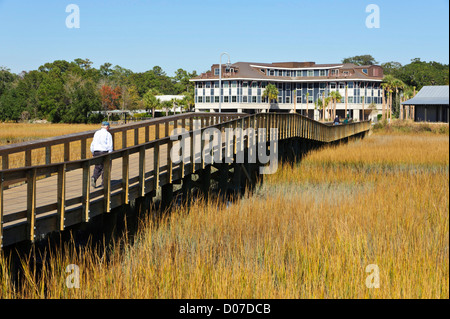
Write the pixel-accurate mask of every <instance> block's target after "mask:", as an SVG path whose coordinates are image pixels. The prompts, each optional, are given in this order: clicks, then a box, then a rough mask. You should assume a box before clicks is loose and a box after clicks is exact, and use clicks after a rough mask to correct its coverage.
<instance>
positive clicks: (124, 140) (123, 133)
mask: <svg viewBox="0 0 450 319" xmlns="http://www.w3.org/2000/svg"><path fill="white" fill-rule="evenodd" d="M127 144H128V143H127V130H123V131H122V148H126V147H127Z"/></svg>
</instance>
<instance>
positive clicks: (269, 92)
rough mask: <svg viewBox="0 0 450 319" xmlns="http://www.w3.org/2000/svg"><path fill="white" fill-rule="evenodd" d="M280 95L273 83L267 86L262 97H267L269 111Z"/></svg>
mask: <svg viewBox="0 0 450 319" xmlns="http://www.w3.org/2000/svg"><path fill="white" fill-rule="evenodd" d="M278 93H279V92H278V89H277V87H276V86H275V85H274V84H272V83H269V84H267V86H266V88H265V89H264V92H263V95H262V96H263V97H266V98H267V100H268V103H269V107H268V108H267V110H269V109H270V104H271V103H272V101H273V100H276V98H277V97H278Z"/></svg>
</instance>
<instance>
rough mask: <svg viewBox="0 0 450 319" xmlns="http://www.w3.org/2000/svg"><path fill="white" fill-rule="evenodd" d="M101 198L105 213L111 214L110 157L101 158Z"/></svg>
mask: <svg viewBox="0 0 450 319" xmlns="http://www.w3.org/2000/svg"><path fill="white" fill-rule="evenodd" d="M103 197H104V204H105V205H104V208H105V212H107V213H109V212H111V155H109V154H108V155H106V156H104V157H103Z"/></svg>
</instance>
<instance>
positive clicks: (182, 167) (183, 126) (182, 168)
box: [180, 117, 186, 178]
mask: <svg viewBox="0 0 450 319" xmlns="http://www.w3.org/2000/svg"><path fill="white" fill-rule="evenodd" d="M181 132H182V134H183V136H185V133H186V120H185V118H184V117H183V119H182V120H181ZM182 140H183V139H182ZM180 143H181V141H180ZM184 146H185V145H183V150H184ZM181 156H182V158H181V163H180V164H181V178H183V177H184V175H185V174H184V173H185V172H184V166H185V165H186V163H185V154H181Z"/></svg>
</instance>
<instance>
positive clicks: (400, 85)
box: [392, 79, 406, 108]
mask: <svg viewBox="0 0 450 319" xmlns="http://www.w3.org/2000/svg"><path fill="white" fill-rule="evenodd" d="M392 86H393V89H395V99H396V100H398V102H396V103H397V105H398V107H399V108H400V97H399V94H398V91H399V90H402V91H403V89H404V88H405V87H406V84H405V83H403V81H402V80H399V79H394V80H393V81H392Z"/></svg>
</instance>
